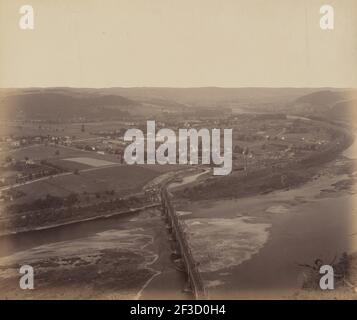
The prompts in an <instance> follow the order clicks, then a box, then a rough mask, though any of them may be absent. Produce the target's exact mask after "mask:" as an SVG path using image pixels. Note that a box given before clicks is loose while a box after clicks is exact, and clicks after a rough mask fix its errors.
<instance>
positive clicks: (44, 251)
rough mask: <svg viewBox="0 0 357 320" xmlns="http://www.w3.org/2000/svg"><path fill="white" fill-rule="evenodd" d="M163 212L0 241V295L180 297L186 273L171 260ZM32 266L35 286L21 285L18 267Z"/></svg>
mask: <svg viewBox="0 0 357 320" xmlns="http://www.w3.org/2000/svg"><path fill="white" fill-rule="evenodd" d="M170 254H171V249H170V247H169V245H168V240H167V234H166V228H165V223H164V222H163V221H162V218H161V212H160V211H159V210H156V209H148V210H144V211H141V212H138V213H133V214H131V215H126V216H120V217H112V218H108V219H104V220H97V221H87V222H83V223H81V224H74V225H66V226H62V227H59V228H55V229H52V230H42V231H36V232H32V233H21V234H17V235H12V236H8V237H3V238H1V239H0V288H1V290H0V298H1V299H141V298H143V297H145V298H150V299H151V298H153V299H154V298H155V297H157V292H156V291H155V290H154V286H152V285H151V284H152V283H155V280H156V279H159V280H160V279H161V282H162V279H166V281H165V282H162V283H161V286H160V295H161V298H162V296H163V295H164V296H170V297H173V298H180V297H181V298H182V297H183V295H184V294H182V291H183V289H184V287H185V278H184V275H183V274H181V273H179V272H177V270H176V269H175V266H174V264H173V263H172V261H171V259H170ZM24 264H30V265H31V266H33V267H34V269H35V289H34V290H21V289H20V288H19V284H18V281H19V273H18V270H19V267H20V266H21V265H24Z"/></svg>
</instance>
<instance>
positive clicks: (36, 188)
mask: <svg viewBox="0 0 357 320" xmlns="http://www.w3.org/2000/svg"><path fill="white" fill-rule="evenodd" d="M158 175H160V172H158V171H154V170H151V169H149V168H144V167H141V166H129V165H123V166H115V167H102V168H100V169H98V170H93V171H84V172H81V173H80V174H67V175H63V176H57V177H53V178H49V179H46V180H41V181H36V182H33V183H31V184H27V185H22V186H19V187H17V190H21V191H23V192H24V193H25V196H24V197H21V198H19V199H17V202H18V203H26V202H29V201H33V200H35V199H38V198H41V197H45V196H46V195H47V194H50V195H53V196H59V197H63V196H68V195H69V194H70V193H73V192H75V193H84V192H86V193H92V194H93V193H97V192H104V191H106V190H114V191H115V193H116V194H117V195H118V196H125V195H128V194H131V193H136V192H140V191H141V189H142V187H143V186H144V185H145V184H146V183H147V182H149V181H150V180H152V179H154V178H155V177H156V176H158Z"/></svg>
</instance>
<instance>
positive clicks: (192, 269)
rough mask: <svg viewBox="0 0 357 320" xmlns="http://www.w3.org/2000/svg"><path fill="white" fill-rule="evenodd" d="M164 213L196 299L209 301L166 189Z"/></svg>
mask: <svg viewBox="0 0 357 320" xmlns="http://www.w3.org/2000/svg"><path fill="white" fill-rule="evenodd" d="M161 204H162V211H163V214H164V215H165V217H166V218H167V222H168V225H169V229H170V232H171V233H172V237H173V239H174V240H175V241H176V243H177V248H178V251H179V254H180V256H181V259H182V262H183V264H184V267H185V271H186V273H187V277H188V282H189V285H190V287H191V289H192V292H193V294H194V296H195V298H196V299H207V292H206V289H205V286H204V283H203V280H202V278H201V275H200V273H199V270H198V268H197V263H196V262H195V260H194V258H193V255H192V252H191V248H190V246H189V244H188V242H187V239H186V236H185V232H184V230H183V227H182V224H181V222H180V220H179V218H178V216H177V214H176V211H175V208H174V207H173V205H172V203H171V201H170V195H169V192H168V191H167V189H166V188H162V189H161Z"/></svg>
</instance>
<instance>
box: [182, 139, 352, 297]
mask: <svg viewBox="0 0 357 320" xmlns="http://www.w3.org/2000/svg"><path fill="white" fill-rule="evenodd" d="M355 143H356V142H355ZM354 168H355V160H354V159H348V158H346V157H345V156H344V155H343V154H342V155H340V156H338V157H337V158H336V159H335V160H333V161H330V162H328V163H326V164H324V165H323V166H322V167H320V168H319V170H317V171H316V173H315V174H314V175H311V176H310V177H309V181H308V182H307V183H304V184H302V185H300V186H298V187H295V188H289V189H287V188H285V189H284V190H276V191H272V192H270V193H267V194H259V195H255V196H248V197H241V198H239V199H220V200H200V201H194V202H192V201H188V200H187V199H180V200H178V199H177V198H176V207H177V209H178V210H179V211H183V212H185V214H184V215H182V217H181V219H182V220H183V221H184V222H185V224H186V227H187V234H188V235H189V242H190V244H191V245H192V248H193V252H194V255H195V257H196V259H197V261H198V263H199V265H200V269H201V273H202V277H203V278H204V280H205V282H206V285H207V286H208V287H209V295H210V298H219V299H221V298H225V299H257V298H258V299H259V298H268V299H291V298H294V297H296V296H298V295H299V294H301V288H302V281H303V272H304V270H302V268H301V267H300V266H299V264H313V263H314V261H315V260H316V259H318V258H319V259H321V260H322V261H324V262H325V263H328V262H330V261H332V260H333V258H334V257H335V256H337V257H340V256H341V255H342V254H343V253H344V252H347V253H349V254H353V253H354V252H357V237H356V235H357V223H356V222H357V213H356V212H355V210H354V208H355V206H356V203H357V188H356V177H355V169H354ZM347 291H348V292H349V294H350V297H351V298H355V296H354V293H353V292H352V291H351V290H349V289H348V290H347ZM315 294H316V295H318V294H319V292H315ZM315 298H316V296H315ZM321 298H324V297H323V296H321Z"/></svg>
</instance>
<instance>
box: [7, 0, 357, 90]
mask: <svg viewBox="0 0 357 320" xmlns="http://www.w3.org/2000/svg"><path fill="white" fill-rule="evenodd" d="M24 4H29V5H32V6H33V8H34V11H35V29H34V30H21V29H20V28H19V19H20V14H19V8H20V6H21V5H24ZM323 4H330V5H333V6H334V9H335V29H334V30H333V31H323V30H321V29H320V25H319V21H320V17H321V15H320V13H319V9H320V6H321V5H323ZM29 86H75V87H109V86H125V87H132V86H171V87H191V86H221V87H247V86H270V87H274V86H275V87H276V86H278V87H287V86H298V87H307V86H310V87H311V86H313V87H321V86H332V87H357V0H323V1H320V0H21V1H18V0H0V87H29Z"/></svg>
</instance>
